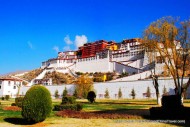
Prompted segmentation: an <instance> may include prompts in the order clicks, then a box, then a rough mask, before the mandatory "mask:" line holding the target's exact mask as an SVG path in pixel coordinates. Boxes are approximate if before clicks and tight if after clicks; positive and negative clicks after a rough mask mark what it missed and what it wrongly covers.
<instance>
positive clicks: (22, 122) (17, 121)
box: [4, 118, 35, 125]
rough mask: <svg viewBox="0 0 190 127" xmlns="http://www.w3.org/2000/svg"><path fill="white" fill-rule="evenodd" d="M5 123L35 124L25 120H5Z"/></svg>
mask: <svg viewBox="0 0 190 127" xmlns="http://www.w3.org/2000/svg"><path fill="white" fill-rule="evenodd" d="M4 121H6V122H8V123H11V124H15V125H33V124H35V122H30V121H27V120H26V119H23V118H5V119H4Z"/></svg>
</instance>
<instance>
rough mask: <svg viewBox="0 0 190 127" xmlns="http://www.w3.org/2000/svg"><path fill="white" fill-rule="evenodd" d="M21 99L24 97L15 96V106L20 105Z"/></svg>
mask: <svg viewBox="0 0 190 127" xmlns="http://www.w3.org/2000/svg"><path fill="white" fill-rule="evenodd" d="M23 99H24V97H17V98H15V104H16V106H18V107H22V102H23Z"/></svg>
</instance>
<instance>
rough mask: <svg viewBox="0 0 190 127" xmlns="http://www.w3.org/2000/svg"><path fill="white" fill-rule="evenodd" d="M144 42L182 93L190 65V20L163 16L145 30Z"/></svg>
mask: <svg viewBox="0 0 190 127" xmlns="http://www.w3.org/2000/svg"><path fill="white" fill-rule="evenodd" d="M143 36H144V37H143V42H144V46H145V48H146V51H147V52H148V53H153V55H155V56H154V57H153V58H154V59H153V61H156V62H161V63H163V64H164V65H165V67H166V68H167V71H168V74H170V75H171V76H172V77H173V81H174V84H175V90H176V91H175V92H176V94H177V95H180V96H181V95H182V92H181V91H182V86H183V78H184V76H186V74H187V70H188V69H187V68H188V67H189V64H190V62H189V51H190V50H189V48H190V38H189V37H190V20H188V21H183V22H179V20H178V19H176V18H173V17H163V18H161V19H159V20H157V21H155V22H153V23H151V24H150V26H149V27H148V28H147V29H146V30H145V31H144V35H143Z"/></svg>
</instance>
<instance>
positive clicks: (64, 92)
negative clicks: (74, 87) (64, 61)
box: [62, 87, 68, 97]
mask: <svg viewBox="0 0 190 127" xmlns="http://www.w3.org/2000/svg"><path fill="white" fill-rule="evenodd" d="M67 94H68V91H67V88H66V87H65V89H64V90H63V94H62V96H63V97H65V96H67Z"/></svg>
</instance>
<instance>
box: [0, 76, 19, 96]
mask: <svg viewBox="0 0 190 127" xmlns="http://www.w3.org/2000/svg"><path fill="white" fill-rule="evenodd" d="M21 86H22V81H21V80H19V79H15V78H0V97H2V96H5V95H9V96H10V97H13V98H14V97H16V95H17V93H18V88H19V87H21Z"/></svg>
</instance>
